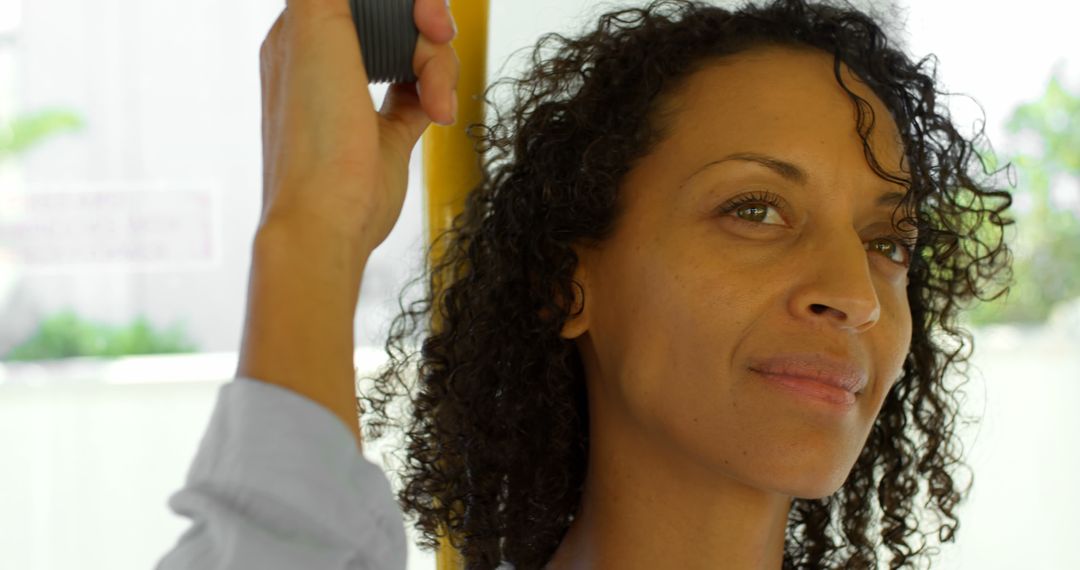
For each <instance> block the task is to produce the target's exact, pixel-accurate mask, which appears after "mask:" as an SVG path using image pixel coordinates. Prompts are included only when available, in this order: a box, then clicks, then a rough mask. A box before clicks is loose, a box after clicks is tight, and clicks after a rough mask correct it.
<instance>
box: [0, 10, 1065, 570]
mask: <svg viewBox="0 0 1080 570" xmlns="http://www.w3.org/2000/svg"><path fill="white" fill-rule="evenodd" d="M455 1H468V0H455ZM716 3H718V4H719V3H720V2H716ZM640 4H641V2H628V1H620V2H615V1H608V2H592V1H588V2H582V1H581V0H532V1H531V2H529V3H527V4H526V3H524V2H509V1H505V0H503V1H497V2H492V3H491V25H490V30H491V31H490V45H489V62H488V78H489V81H488V82H489V83H491V82H493V81H494V80H496V79H497V78H499V77H503V76H505V75H508V74H516V73H517V72H518V70H519V69H521V67H522V66H523V65H525V64H526V62H527V57H526V55H527V52H521V53H518V54H516V55H513V56H512V54H513V52H514V51H515V50H518V49H520V48H524V47H527V46H530V45H533V44H534V43H535V42H536V40H537V38H538V37H539V36H540V35H541V34H543V33H545V32H551V31H558V32H562V33H567V34H573V33H577V32H579V31H581V30H582V29H584V28H587V27H591V25H592V24H593V23H594V22H595V20H596V16H598V15H599V14H600V13H602V12H604V11H607V10H608V9H611V8H616V7H622V6H630V5H640ZM861 5H863V6H870V7H871V8H873V9H875V10H878V11H880V12H882V13H883V14H887V15H888V17H889V18H890V21H891V22H893V24H894V25H896V26H899V27H903V28H904V29H905V32H904V34H903V35H902V36H900V37H901V39H902V40H903V41H904V42H906V44H907V46H908V49H909V51H910V52H911V53H912V54H914V55H916V56H922V55H925V54H927V53H934V54H936V55H937V56H938V57H939V58H940V61H941V63H940V67H939V71H940V76H941V78H942V80H943V84H944V86H945V88H946V89H948V90H949V91H951V92H954V93H958V94H961V95H963V96H957V97H953V98H951V99H950V105H951V106H952V109H953V115H954V117H956V118H957V122H958V123H959V125H960V126H961V127H962V128H964V129H966V132H967V133H971V132H972V131H973V130H975V129H978V128H981V127H984V128H985V129H986V132H987V134H988V136H989V138H990V141H991V142H992V143H993V145H994V148H993V152H994V154H995V157H996V158H995V160H998V161H999V163H1004V162H1005V161H1011V162H1012V163H1013V164H1014V165H1015V166H1016V184H1017V187H1016V190H1015V202H1014V211H1013V215H1014V216H1016V217H1017V218H1018V224H1017V226H1016V227H1015V228H1013V230H1010V231H1011V232H1012V233H1011V234H1008V235H1007V238H1008V239H1009V241H1010V243H1011V244H1012V246H1013V248H1014V251H1015V255H1016V259H1015V271H1016V279H1017V281H1018V284H1017V285H1016V286H1015V287H1014V288H1013V291H1012V293H1011V294H1010V295H1009V296H1008V297H1007V298H1002V299H1000V300H998V301H996V302H994V303H983V304H981V305H978V306H976V307H974V308H973V310H972V311H971V312H970V313H969V315H968V320H969V328H970V329H971V330H972V331H973V333H974V334H975V338H976V344H975V356H974V358H973V359H972V363H973V366H972V368H971V370H970V376H971V378H972V380H973V381H972V382H971V383H969V384H967V385H966V387H965V391H966V392H967V394H968V395H969V399H968V400H967V402H966V403H965V406H966V410H965V411H966V413H967V414H969V415H972V416H977V417H981V418H982V421H981V422H979V423H978V424H971V425H969V426H966V427H965V431H964V434H965V454H966V459H967V461H968V462H969V463H970V464H971V465H972V468H973V470H974V472H975V485H974V488H973V491H972V498H971V500H970V501H969V502H968V503H966V504H964V505H963V506H962V507H961V508H960V511H959V513H960V518H961V527H960V529H959V532H958V539H957V543H956V544H955V545H948V546H945V547H944V548H943V549H942V555H941V558H940V560H939V562H941V565H940V566H936V567H940V568H980V569H997V568H1000V569H1014V568H1040V569H1056V568H1061V569H1066V568H1080V553H1078V551H1077V550H1076V549H1075V548H1074V545H1073V544H1072V542H1071V540H1072V539H1073V538H1074V537H1075V536H1077V535H1080V520H1078V519H1077V518H1076V517H1075V514H1074V513H1075V510H1076V508H1077V507H1080V490H1078V488H1077V485H1076V483H1075V482H1076V481H1077V480H1080V453H1078V451H1080V419H1078V418H1077V416H1078V415H1077V414H1076V413H1075V410H1076V406H1077V404H1078V403H1080V350H1078V349H1080V50H1078V49H1077V48H1076V44H1075V22H1076V21H1077V19H1076V18H1077V16H1080V9H1077V8H1075V7H1064V6H1065V3H1061V2H1056V1H1052V0H1028V1H1027V2H1024V3H1023V4H1022V5H1020V4H1009V5H1007V6H1005V5H1001V6H999V5H998V3H996V2H974V1H951V2H937V1H934V0H908V1H901V2H899V3H895V2H890V3H873V2H863V3H861ZM283 7H284V2H282V1H280V0H279V1H276V2H274V1H268V0H258V1H256V0H234V1H231V2H215V1H213V0H190V1H188V2H180V3H178V2H166V1H163V0H142V1H135V0H100V1H98V2H94V3H88V2H83V1H80V0H33V1H32V2H31V1H29V0H0V449H2V450H3V456H4V460H3V461H4V468H3V469H2V470H0V567H2V568H20V569H27V570H32V569H54V568H72V567H79V568H83V569H86V570H96V569H102V570H104V569H110V570H114V569H128V568H130V569H135V568H149V567H152V566H153V564H154V563H155V562H156V561H157V560H158V559H159V558H160V557H161V556H162V555H163V554H164V552H165V551H167V550H168V549H169V548H171V547H172V545H173V544H175V542H176V540H177V538H178V537H179V536H180V534H181V533H182V532H183V531H184V530H185V529H186V528H187V527H188V525H189V521H188V520H187V519H183V518H180V517H177V516H175V515H173V514H172V513H171V512H170V511H169V510H168V507H167V505H166V500H167V499H168V497H169V495H170V494H171V493H173V492H174V491H176V490H177V489H178V488H179V487H180V486H181V485H182V484H183V479H184V476H185V475H186V471H187V468H188V465H189V464H190V461H191V459H192V458H193V456H194V453H195V450H196V449H197V446H198V444H199V441H200V438H201V437H202V434H203V431H204V430H205V428H206V425H207V421H208V419H209V415H210V412H211V410H212V409H213V405H214V402H215V398H216V396H217V390H218V389H219V388H220V386H221V385H222V383H223V382H226V381H227V380H228V379H230V378H231V377H232V375H233V373H234V372H235V366H236V356H237V355H236V350H237V348H238V346H239V342H240V330H241V325H242V320H243V317H244V300H245V295H246V288H247V271H248V264H249V262H250V255H249V250H250V244H251V238H252V236H253V233H254V230H255V226H256V223H257V220H258V213H259V205H260V199H261V198H260V192H261V173H262V170H261V143H260V113H261V110H260V91H259V89H260V87H259V65H258V58H259V56H258V51H259V46H260V43H261V42H262V39H263V37H264V36H265V34H266V32H267V30H268V29H269V27H270V24H271V23H272V22H273V20H274V19H275V18H276V17H277V15H278V13H280V11H281V9H282V8H283ZM371 91H372V94H373V96H374V97H375V103H376V105H378V104H379V103H380V102H381V99H382V96H383V94H384V92H385V86H384V85H379V86H372V88H371ZM967 96H970V98H969V97H967ZM975 101H977V102H978V104H979V105H981V106H982V109H981V110H980V108H979V107H978V106H977V105H976V104H975ZM983 112H985V116H984V115H983ZM420 152H421V146H420V145H417V147H416V153H415V154H414V156H413V160H412V165H413V172H412V173H411V176H410V189H409V193H408V197H407V199H406V202H405V209H404V212H403V214H402V216H401V219H400V221H399V222H398V224H397V226H396V227H395V228H394V231H393V233H392V234H391V235H390V237H389V238H388V239H387V241H386V242H385V243H384V244H383V245H382V246H380V247H379V248H378V249H377V250H376V251H375V253H374V254H373V255H372V257H371V259H370V261H369V263H368V266H367V271H366V273H365V276H364V282H363V286H362V290H361V295H360V305H359V309H358V315H359V318H358V319H357V322H356V338H357V361H358V365H359V366H360V368H361V371H365V370H366V371H373V370H375V369H376V368H377V367H378V366H379V365H380V364H381V363H382V342H383V339H384V338H385V336H386V331H387V327H388V324H389V318H391V317H392V316H393V315H394V314H395V310H396V309H397V300H396V299H397V295H398V293H399V291H400V290H401V288H402V287H403V286H404V284H405V283H406V281H407V280H408V279H409V277H410V276H413V275H416V274H417V273H418V272H419V270H420V264H421V262H422V257H421V252H422V250H423V247H424V244H425V243H426V241H425V240H426V236H424V224H423V212H424V211H423V209H422V207H423V197H422V195H421V191H420V188H421V185H422V183H423V179H422V172H421V171H420V169H419V165H420V157H419V156H416V155H418V154H419V153H420ZM1014 230H1015V231H1014ZM391 443H392V439H388V440H387V442H385V443H383V447H378V446H373V447H372V448H365V453H366V454H367V455H368V456H369V458H371V459H372V460H373V461H376V462H377V463H380V464H382V462H383V460H384V456H383V449H384V448H385V446H386V445H389V444H391ZM408 530H409V532H410V535H411V533H412V529H411V528H409V529H408ZM409 557H410V562H409V567H410V569H425V570H426V569H431V568H434V555H433V554H432V553H426V552H422V551H420V550H418V549H417V548H415V547H413V548H412V550H411V551H410V554H409Z"/></svg>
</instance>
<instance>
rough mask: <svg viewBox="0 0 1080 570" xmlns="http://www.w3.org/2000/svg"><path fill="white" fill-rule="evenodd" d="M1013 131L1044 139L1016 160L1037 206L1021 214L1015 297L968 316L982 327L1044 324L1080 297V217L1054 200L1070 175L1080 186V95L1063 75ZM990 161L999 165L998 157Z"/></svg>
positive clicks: (1013, 120)
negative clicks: (1058, 306)
mask: <svg viewBox="0 0 1080 570" xmlns="http://www.w3.org/2000/svg"><path fill="white" fill-rule="evenodd" d="M1006 128H1007V129H1008V131H1009V133H1010V134H1012V135H1014V136H1016V137H1022V136H1028V137H1031V138H1033V139H1035V140H1036V141H1037V142H1038V149H1037V150H1035V151H1034V152H1033V153H1016V154H1013V155H1012V156H1009V157H1008V159H1009V161H1010V162H1012V164H1013V165H1014V166H1015V167H1016V172H1017V175H1018V178H1017V188H1016V190H1015V192H1014V193H1013V194H1014V197H1021V196H1023V197H1025V198H1026V199H1027V200H1028V201H1029V202H1030V204H1031V209H1030V211H1028V212H1025V213H1019V212H1017V213H1015V214H1014V215H1015V217H1016V219H1017V223H1016V235H1015V239H1014V240H1010V247H1011V248H1012V249H1013V255H1014V265H1013V271H1014V275H1015V285H1013V287H1012V289H1011V291H1010V293H1009V295H1007V296H1005V297H1002V298H1000V299H998V300H995V301H993V302H990V303H982V304H979V305H977V306H976V307H975V308H974V309H973V310H972V311H971V312H970V314H969V315H968V319H969V320H970V322H971V323H972V324H976V325H983V324H990V323H996V322H1023V323H1040V322H1043V321H1044V320H1045V319H1046V317H1047V316H1048V315H1049V314H1050V312H1051V310H1052V309H1053V307H1054V305H1055V304H1057V303H1061V302H1066V301H1069V300H1070V299H1074V298H1077V297H1080V216H1078V215H1077V213H1075V212H1073V211H1071V210H1069V209H1066V208H1062V207H1060V206H1057V205H1055V204H1054V202H1053V200H1052V199H1051V189H1052V188H1053V185H1054V184H1060V183H1061V182H1062V181H1063V180H1065V179H1067V178H1073V179H1075V180H1076V181H1078V182H1080V94H1072V93H1069V92H1068V91H1067V90H1066V89H1065V87H1064V86H1063V85H1062V82H1061V80H1060V78H1059V71H1057V70H1055V72H1054V74H1053V76H1052V77H1051V78H1050V81H1049V83H1048V84H1047V87H1046V90H1045V92H1044V93H1043V95H1042V96H1041V97H1040V98H1039V99H1038V100H1037V101H1034V102H1030V103H1026V104H1023V105H1020V106H1019V107H1017V108H1016V109H1015V110H1014V111H1013V113H1012V115H1011V117H1010V118H1009V120H1008V122H1007V123H1006ZM1013 142H1016V141H1013ZM1017 146H1019V145H1017ZM990 158H991V160H990V161H989V162H990V163H991V164H990V165H991V166H994V165H995V164H996V163H997V159H996V157H993V156H992V154H991V155H990ZM1077 187H1078V188H1080V184H1078V185H1077ZM1014 208H1015V206H1014Z"/></svg>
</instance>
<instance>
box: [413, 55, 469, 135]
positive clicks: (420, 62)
mask: <svg viewBox="0 0 1080 570" xmlns="http://www.w3.org/2000/svg"><path fill="white" fill-rule="evenodd" d="M413 72H414V73H415V74H416V77H417V79H418V80H417V89H416V90H417V92H418V93H419V95H420V104H421V106H422V107H423V108H424V111H425V112H426V113H427V114H428V116H429V117H431V119H432V120H433V121H436V122H438V123H442V124H446V125H448V124H450V123H451V122H453V120H454V116H453V114H454V109H453V100H454V90H455V89H456V88H457V84H458V79H459V78H460V75H461V62H460V61H459V60H458V56H457V52H455V51H454V48H453V47H452V46H451V45H450V44H434V43H432V42H431V41H429V40H428V39H427V38H426V37H424V36H422V35H421V36H420V39H419V40H418V41H417V43H416V53H415V55H414V56H413Z"/></svg>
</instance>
